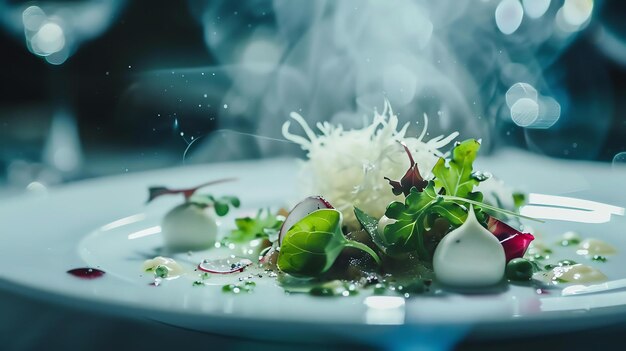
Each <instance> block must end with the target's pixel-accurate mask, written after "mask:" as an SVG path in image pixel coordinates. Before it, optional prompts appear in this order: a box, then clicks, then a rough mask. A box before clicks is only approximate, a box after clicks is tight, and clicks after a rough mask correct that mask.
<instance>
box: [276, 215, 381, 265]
mask: <svg viewBox="0 0 626 351" xmlns="http://www.w3.org/2000/svg"><path fill="white" fill-rule="evenodd" d="M346 247H353V248H356V249H360V250H362V251H365V252H367V253H368V254H369V255H371V256H372V258H374V260H375V261H376V262H377V263H379V264H380V258H379V257H378V255H377V254H376V253H375V252H374V251H373V250H372V249H371V248H370V247H369V246H367V245H365V244H362V243H359V242H356V241H351V240H348V239H346V238H345V237H344V235H343V233H342V231H341V213H340V212H339V211H337V210H333V209H321V210H317V211H315V212H312V213H310V214H309V215H307V216H306V217H304V218H302V219H301V220H300V221H299V222H298V223H296V224H295V225H294V226H293V227H291V229H289V231H288V232H287V234H285V237H284V238H283V242H282V244H281V247H280V251H279V255H278V268H280V270H281V271H283V272H285V273H288V274H291V275H293V276H301V277H316V276H318V275H320V274H322V273H324V272H326V271H327V270H328V269H329V268H330V267H331V266H332V264H333V263H334V262H335V260H336V259H337V257H338V256H339V254H340V253H341V251H342V250H343V249H344V248H346Z"/></svg>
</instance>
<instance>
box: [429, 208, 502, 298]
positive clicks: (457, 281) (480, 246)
mask: <svg viewBox="0 0 626 351" xmlns="http://www.w3.org/2000/svg"><path fill="white" fill-rule="evenodd" d="M505 266H506V257H505V255H504V248H503V247H502V245H501V244H500V242H499V241H498V239H497V238H496V237H495V235H493V234H492V233H491V232H489V231H488V230H487V229H485V228H484V227H483V226H481V225H480V223H478V220H477V219H476V215H475V214H474V209H473V208H472V207H470V210H469V213H468V215H467V219H466V220H465V222H464V223H463V224H462V225H461V226H460V227H458V228H457V229H455V230H453V231H452V232H450V233H448V234H447V235H446V236H445V237H444V238H443V239H442V240H441V242H440V243H439V245H438V246H437V249H436V250H435V256H434V258H433V268H434V270H435V277H436V279H437V281H438V282H440V283H442V284H444V285H448V286H454V287H467V288H477V287H487V286H490V285H495V284H497V283H499V282H500V281H501V280H502V277H503V276H504V269H505Z"/></svg>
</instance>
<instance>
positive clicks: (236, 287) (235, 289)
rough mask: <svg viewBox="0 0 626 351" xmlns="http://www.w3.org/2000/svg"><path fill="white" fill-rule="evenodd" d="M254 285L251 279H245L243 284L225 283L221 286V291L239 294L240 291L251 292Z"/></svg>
mask: <svg viewBox="0 0 626 351" xmlns="http://www.w3.org/2000/svg"><path fill="white" fill-rule="evenodd" d="M255 287H256V283H255V282H251V281H246V282H245V283H243V284H226V285H224V286H222V292H225V293H232V294H239V293H242V292H247V293H251V292H253V291H254V288H255Z"/></svg>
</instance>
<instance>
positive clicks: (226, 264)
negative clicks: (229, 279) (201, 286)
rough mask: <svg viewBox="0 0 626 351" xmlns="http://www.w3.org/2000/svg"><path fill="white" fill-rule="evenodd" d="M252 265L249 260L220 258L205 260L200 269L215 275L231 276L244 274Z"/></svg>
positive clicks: (199, 266)
mask: <svg viewBox="0 0 626 351" xmlns="http://www.w3.org/2000/svg"><path fill="white" fill-rule="evenodd" d="M251 264H252V261H250V260H249V259H247V258H218V259H215V260H203V261H202V262H200V264H199V265H198V269H199V270H201V271H203V272H207V273H214V274H230V273H237V272H243V270H244V269H246V267H248V266H249V265H251Z"/></svg>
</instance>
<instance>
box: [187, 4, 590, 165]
mask: <svg viewBox="0 0 626 351" xmlns="http://www.w3.org/2000/svg"><path fill="white" fill-rule="evenodd" d="M566 2H567V1H566ZM569 2H571V1H569ZM189 4H190V9H191V12H192V13H194V14H197V18H198V20H199V22H200V23H201V24H202V25H203V28H204V37H205V42H206V44H207V47H208V49H209V50H210V51H211V53H212V54H213V55H214V56H215V58H216V59H217V60H218V62H219V63H220V64H229V65H240V66H241V67H244V68H245V69H242V71H241V72H236V70H235V71H234V72H233V73H232V75H231V79H232V86H230V87H229V89H228V92H227V94H226V96H225V97H224V103H227V104H228V105H229V106H236V105H237V104H238V102H245V104H244V105H245V108H242V109H241V111H240V115H245V116H247V118H248V119H249V120H250V122H251V125H254V126H255V128H254V130H247V132H253V133H257V134H259V135H263V136H268V137H281V135H280V128H279V126H280V125H282V123H283V122H284V121H285V120H286V119H287V117H288V115H289V113H290V112H291V111H297V112H298V113H300V114H302V115H303V116H307V122H308V123H309V124H315V123H317V122H321V121H328V122H330V123H341V124H342V125H343V126H344V127H345V128H351V127H359V126H361V125H362V121H363V116H364V115H366V114H367V113H369V112H370V111H372V109H374V108H375V107H378V108H380V107H382V106H381V104H382V101H383V100H384V98H386V99H388V100H389V101H390V102H391V104H392V105H393V106H394V109H395V111H396V112H397V115H398V119H399V121H400V123H405V122H417V123H420V122H421V121H419V118H416V117H419V116H422V115H423V114H424V113H426V114H428V115H429V116H432V121H431V122H432V123H431V128H430V129H431V130H432V132H435V133H438V134H440V133H445V131H446V130H458V131H460V132H461V135H462V136H463V137H464V138H469V137H474V138H482V139H483V140H484V149H486V150H489V149H490V147H491V144H492V143H493V142H494V140H492V139H493V133H492V132H493V131H494V128H495V127H497V126H498V125H499V124H502V123H509V124H511V125H513V124H512V121H511V111H510V108H508V107H507V105H506V102H505V93H506V91H507V90H508V89H509V88H510V87H511V86H513V85H514V84H517V83H520V82H522V83H527V84H530V85H532V86H533V87H535V88H536V89H537V90H538V91H540V92H541V94H542V95H544V96H546V97H550V96H552V88H553V87H551V86H550V85H549V84H548V83H547V80H546V79H544V70H545V68H546V67H547V66H548V65H550V64H551V63H552V62H553V61H554V60H555V59H556V58H557V57H558V56H559V54H560V53H561V52H562V50H563V48H565V47H566V46H567V45H568V44H569V43H571V41H572V40H573V38H575V37H576V34H577V31H579V30H581V29H582V28H584V27H585V26H586V24H587V23H588V19H587V22H584V23H582V24H578V27H576V30H573V31H570V32H563V31H560V30H559V28H560V27H558V26H556V25H555V20H556V14H557V13H558V12H559V10H560V9H562V8H563V7H564V6H565V5H567V4H564V2H563V1H550V0H541V1H519V0H496V1H470V0H462V1H451V0H450V1H417V0H416V1H414V0H395V1H376V0H363V1H356V0H355V1H350V0H343V1H327V0H313V1H293V0H273V1H271V0H257V1H248V2H243V3H242V2H232V1H225V0H222V1H210V2H204V1H195V0H190V1H189ZM568 6H569V5H568ZM565 7H567V6H565ZM579 17H580V16H579ZM577 18H578V17H577ZM578 22H581V20H579V21H578ZM578 22H577V23H578ZM244 71H246V72H250V71H253V72H254V75H255V79H250V77H249V75H248V74H247V73H244ZM514 112H515V111H514ZM539 117H541V116H539ZM539 117H538V118H539ZM418 128H420V126H417V125H416V123H412V124H411V125H410V127H409V129H410V130H411V131H414V130H416V129H418ZM260 147H261V149H262V153H263V154H270V155H271V154H275V153H276V152H279V151H280V147H281V145H277V144H275V143H273V144H272V143H263V142H261V144H260Z"/></svg>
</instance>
